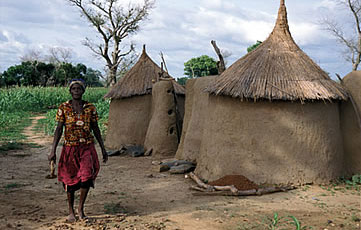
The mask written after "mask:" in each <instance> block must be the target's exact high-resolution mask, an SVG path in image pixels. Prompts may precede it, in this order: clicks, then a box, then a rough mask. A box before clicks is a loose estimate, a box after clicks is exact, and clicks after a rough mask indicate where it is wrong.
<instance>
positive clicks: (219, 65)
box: [211, 40, 226, 75]
mask: <svg viewBox="0 0 361 230" xmlns="http://www.w3.org/2000/svg"><path fill="white" fill-rule="evenodd" d="M211 44H212V46H213V48H214V50H215V51H216V53H217V55H218V58H219V61H218V62H217V68H218V74H219V75H220V74H221V73H223V72H224V71H225V70H226V65H225V63H224V58H223V55H222V53H221V51H220V49H219V48H218V46H217V44H216V41H214V40H212V41H211Z"/></svg>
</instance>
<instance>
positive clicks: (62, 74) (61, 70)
mask: <svg viewBox="0 0 361 230" xmlns="http://www.w3.org/2000/svg"><path fill="white" fill-rule="evenodd" d="M85 73H86V66H85V65H83V64H77V65H76V66H73V65H72V64H71V63H65V62H63V63H61V64H60V65H59V66H58V67H57V68H56V70H55V73H54V80H55V82H54V84H55V85H62V86H66V85H67V84H68V82H69V81H70V80H71V79H74V78H82V77H83V76H84V74H85Z"/></svg>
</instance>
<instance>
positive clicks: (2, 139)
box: [0, 87, 109, 152]
mask: <svg viewBox="0 0 361 230" xmlns="http://www.w3.org/2000/svg"><path fill="white" fill-rule="evenodd" d="M107 91H108V89H106V88H87V89H86V92H85V94H84V97H83V99H84V100H86V101H89V102H91V103H94V104H95V106H96V107H97V111H98V114H99V127H100V130H101V131H102V133H103V134H105V131H106V122H107V120H108V111H109V100H104V99H103V96H104V95H105V93H106V92H107ZM70 99H71V96H70V93H69V90H68V88H66V87H46V88H44V87H20V88H19V87H15V88H10V89H0V147H1V148H2V150H1V149H0V151H2V152H4V151H8V150H11V149H14V148H15V147H14V146H13V145H14V144H13V143H17V142H21V141H23V140H25V139H26V137H25V136H24V135H23V134H22V132H23V130H24V128H25V127H27V126H29V125H30V124H31V120H30V117H31V116H33V115H34V113H46V117H47V118H46V119H44V120H41V121H40V122H39V125H38V126H36V127H35V130H36V131H39V132H44V133H46V134H49V135H52V134H53V133H54V130H55V126H56V122H55V114H56V110H57V108H58V106H59V105H60V104H61V103H62V102H65V101H67V100H70ZM9 143H10V144H9ZM13 147H14V148H13Z"/></svg>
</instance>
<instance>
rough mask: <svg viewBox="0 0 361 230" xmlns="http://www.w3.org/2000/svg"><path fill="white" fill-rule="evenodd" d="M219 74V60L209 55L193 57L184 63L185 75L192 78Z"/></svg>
mask: <svg viewBox="0 0 361 230" xmlns="http://www.w3.org/2000/svg"><path fill="white" fill-rule="evenodd" d="M217 74H218V69H217V62H216V61H215V60H214V59H213V58H211V57H209V56H207V55H202V56H200V57H196V58H192V59H190V60H189V61H187V62H186V63H184V75H186V76H188V77H190V78H194V77H204V76H209V75H217Z"/></svg>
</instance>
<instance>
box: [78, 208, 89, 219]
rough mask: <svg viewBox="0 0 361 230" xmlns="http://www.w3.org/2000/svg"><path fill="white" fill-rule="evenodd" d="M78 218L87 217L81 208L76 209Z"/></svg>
mask: <svg viewBox="0 0 361 230" xmlns="http://www.w3.org/2000/svg"><path fill="white" fill-rule="evenodd" d="M78 215H79V219H81V220H86V219H88V217H87V216H86V215H85V214H84V211H83V210H78Z"/></svg>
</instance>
